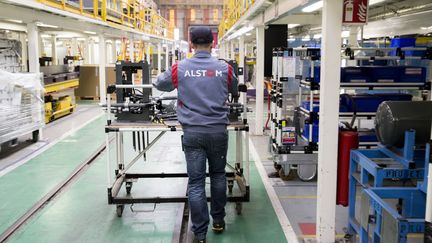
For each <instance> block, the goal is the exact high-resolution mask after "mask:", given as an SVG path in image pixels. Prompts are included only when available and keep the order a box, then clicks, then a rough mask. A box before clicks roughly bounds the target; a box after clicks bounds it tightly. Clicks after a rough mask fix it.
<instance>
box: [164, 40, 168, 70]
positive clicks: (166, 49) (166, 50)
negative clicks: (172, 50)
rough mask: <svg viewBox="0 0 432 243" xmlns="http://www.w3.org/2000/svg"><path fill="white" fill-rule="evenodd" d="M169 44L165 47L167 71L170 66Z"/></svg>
mask: <svg viewBox="0 0 432 243" xmlns="http://www.w3.org/2000/svg"><path fill="white" fill-rule="evenodd" d="M168 59H169V46H168V45H167V46H166V48H165V71H166V70H168V68H169V60H168Z"/></svg>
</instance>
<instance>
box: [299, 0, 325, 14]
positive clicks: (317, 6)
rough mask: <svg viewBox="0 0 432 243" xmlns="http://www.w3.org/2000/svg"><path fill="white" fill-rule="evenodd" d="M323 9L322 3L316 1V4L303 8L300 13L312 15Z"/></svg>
mask: <svg viewBox="0 0 432 243" xmlns="http://www.w3.org/2000/svg"><path fill="white" fill-rule="evenodd" d="M322 7H323V1H318V2H316V3H312V4H311V5H309V6H307V7H304V8H303V9H302V12H304V13H312V12H315V11H317V10H319V9H321V8H322Z"/></svg>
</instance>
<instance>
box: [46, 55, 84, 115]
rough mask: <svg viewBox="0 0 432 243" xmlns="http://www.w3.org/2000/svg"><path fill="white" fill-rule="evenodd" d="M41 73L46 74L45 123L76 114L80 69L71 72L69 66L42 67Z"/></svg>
mask: <svg viewBox="0 0 432 243" xmlns="http://www.w3.org/2000/svg"><path fill="white" fill-rule="evenodd" d="M41 60H42V59H41ZM43 60H44V61H46V60H47V59H43ZM41 72H43V74H44V87H45V123H49V122H51V121H53V120H55V119H58V118H60V117H63V116H66V115H68V114H71V113H72V112H74V110H75V108H76V104H75V94H74V89H75V88H77V87H78V86H79V72H78V68H74V69H73V70H70V67H69V66H68V65H52V66H41Z"/></svg>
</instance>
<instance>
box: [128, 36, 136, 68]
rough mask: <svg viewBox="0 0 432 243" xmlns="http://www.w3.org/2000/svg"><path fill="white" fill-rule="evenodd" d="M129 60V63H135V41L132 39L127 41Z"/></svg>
mask: <svg viewBox="0 0 432 243" xmlns="http://www.w3.org/2000/svg"><path fill="white" fill-rule="evenodd" d="M129 58H130V61H131V62H135V41H134V39H132V38H131V39H129Z"/></svg>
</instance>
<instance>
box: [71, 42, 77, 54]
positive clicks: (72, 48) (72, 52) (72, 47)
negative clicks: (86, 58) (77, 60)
mask: <svg viewBox="0 0 432 243" xmlns="http://www.w3.org/2000/svg"><path fill="white" fill-rule="evenodd" d="M71 55H72V56H78V40H77V38H72V45H71Z"/></svg>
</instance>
